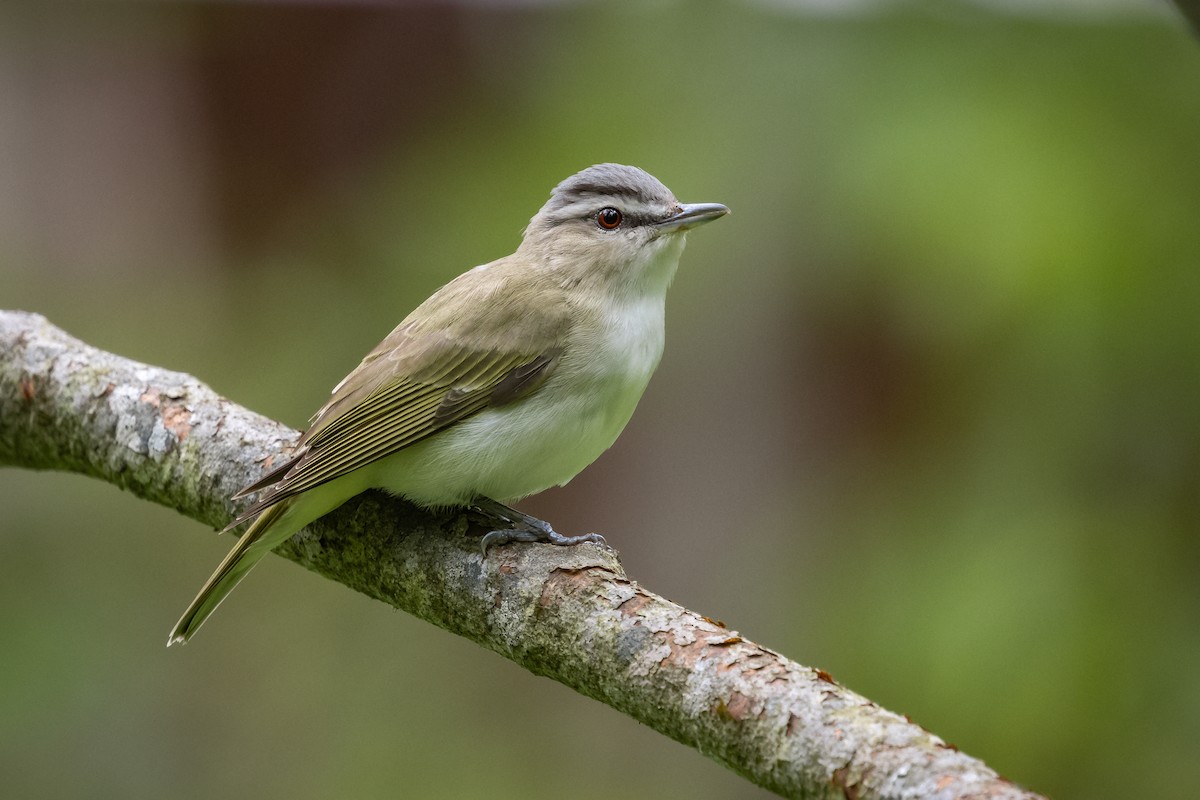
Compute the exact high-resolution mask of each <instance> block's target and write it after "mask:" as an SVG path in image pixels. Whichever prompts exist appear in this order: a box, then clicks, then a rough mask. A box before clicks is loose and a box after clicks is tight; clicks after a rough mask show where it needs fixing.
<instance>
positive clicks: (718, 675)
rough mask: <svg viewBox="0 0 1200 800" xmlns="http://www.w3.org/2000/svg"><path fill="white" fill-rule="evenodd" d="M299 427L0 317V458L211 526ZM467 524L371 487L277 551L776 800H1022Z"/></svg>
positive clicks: (752, 657) (610, 585)
mask: <svg viewBox="0 0 1200 800" xmlns="http://www.w3.org/2000/svg"><path fill="white" fill-rule="evenodd" d="M296 436H297V432H296V431H294V430H291V429H290V428H287V427H285V426H283V425H280V424H279V423H276V422H273V421H271V420H269V419H266V418H265V417H262V416H260V415H258V414H255V413H253V412H250V411H247V410H246V409H244V408H241V407H240V406H237V405H235V404H234V403H232V402H230V401H228V400H226V399H224V398H222V397H219V396H218V395H217V394H215V393H214V392H213V391H212V390H211V389H209V388H208V387H206V386H205V385H204V384H202V383H200V382H199V381H197V380H196V379H195V378H192V377H190V376H188V375H184V374H182V373H178V372H169V371H167V370H163V369H159V368H157V367H151V366H147V365H145V364H139V363H136V362H133V361H130V360H128V359H125V358H121V357H119V356H116V355H113V354H110V353H105V352H103V351H101V350H98V349H96V348H94V347H90V346H88V345H86V344H84V343H82V342H80V341H78V340H76V339H73V338H71V337H70V336H68V335H66V334H65V333H63V332H62V331H61V330H59V329H58V328H55V327H54V326H53V325H51V324H50V323H49V322H47V321H46V320H45V319H44V318H43V317H41V316H38V315H36V314H28V313H23V312H4V311H0V464H6V465H15V466H22V467H28V468H33V469H58V470H71V471H74V472H82V473H85V474H88V475H92V476H95V477H97V478H100V479H101V480H104V481H108V482H110V483H115V484H117V485H119V486H122V487H124V488H125V489H128V490H129V491H131V492H133V493H134V494H136V495H138V496H139V497H144V498H146V499H150V500H154V501H156V502H159V503H162V504H164V505H167V506H169V507H171V508H174V509H176V510H178V511H180V512H182V513H184V514H187V515H188V516H190V517H194V518H195V519H198V520H201V521H203V522H206V523H208V524H210V525H212V526H214V527H220V526H223V525H224V524H225V523H226V522H227V521H228V520H229V519H230V518H231V517H232V516H233V512H234V506H233V505H232V504H231V503H230V501H229V499H228V498H229V496H230V495H231V494H233V492H234V491H235V490H237V489H238V488H240V487H241V486H243V485H245V484H246V483H248V482H249V481H250V480H251V479H252V478H255V477H257V476H258V475H259V474H260V473H261V472H262V471H263V470H265V469H266V468H269V467H270V466H271V462H272V461H273V460H274V459H276V458H277V457H278V456H279V455H280V454H281V453H282V452H285V451H286V449H287V448H288V447H289V446H290V445H291V444H292V443H293V442H294V441H295V439H296ZM479 533H480V532H479V531H477V530H473V529H472V528H471V524H470V520H469V519H468V518H467V516H466V515H464V514H446V515H436V514H430V513H428V512H425V511H422V510H420V509H416V508H414V507H413V506H411V505H409V504H407V503H404V502H402V501H400V500H397V499H394V498H391V497H387V496H385V495H382V494H377V493H368V494H366V495H363V496H361V497H359V498H356V499H355V500H353V501H351V502H349V503H347V504H346V505H345V506H343V507H342V508H341V509H339V510H338V511H336V512H334V513H333V514H330V515H329V516H328V517H326V518H324V519H322V520H320V521H318V522H317V523H314V524H313V525H311V526H309V527H308V528H307V529H305V530H303V531H301V532H300V533H298V534H297V535H296V536H295V537H293V538H292V539H291V540H290V541H289V542H288V543H287V544H286V545H284V546H283V547H281V548H279V550H278V552H279V554H280V555H282V556H284V557H285V558H289V559H291V560H293V561H296V562H298V563H300V564H303V565H304V566H306V567H308V568H309V569H311V570H313V571H314V572H317V573H320V574H321V575H324V576H326V577H328V578H330V579H332V580H335V581H338V582H340V583H343V584H345V585H346V586H349V587H351V588H353V589H356V590H358V591H360V592H363V593H364V594H367V595H369V596H371V597H374V598H376V599H378V600H382V601H383V602H385V603H388V604H389V605H392V606H395V607H396V608H400V609H403V610H405V611H407V612H409V613H411V614H415V615H416V616H418V617H421V618H422V619H425V620H428V621H430V622H432V623H434V624H436V625H439V626H441V627H443V628H445V629H447V630H449V631H452V632H454V633H457V634H459V635H460V636H465V637H467V638H469V639H471V640H473V641H475V642H478V643H479V644H481V645H483V646H484V647H487V648H489V649H491V650H494V651H496V652H498V653H500V654H502V655H504V656H506V657H508V658H510V659H512V660H513V661H515V662H517V663H518V664H521V665H522V666H524V667H525V668H527V669H529V670H530V671H532V672H534V673H536V674H539V675H546V676H549V677H552V678H554V679H555V680H558V681H561V682H562V683H564V684H566V685H567V686H570V687H571V688H573V689H575V690H577V691H579V692H582V693H583V694H585V695H588V696H589V697H594V698H596V699H597V700H600V701H601V702H604V703H607V704H608V705H611V706H612V707H614V708H616V709H619V710H620V711H622V712H624V713H626V714H628V715H630V716H632V717H634V718H635V719H638V720H640V721H641V722H643V723H645V724H646V725H649V726H651V727H653V728H655V729H656V730H658V731H660V732H662V733H663V734H665V735H667V736H670V737H672V738H674V739H676V740H678V741H680V742H683V743H685V744H688V745H691V746H692V747H695V748H696V749H698V750H700V751H701V752H702V753H704V754H705V755H707V756H709V757H710V758H714V759H716V760H717V761H719V762H720V763H722V764H724V765H726V766H727V767H729V768H730V769H732V770H734V771H736V772H738V773H739V774H741V775H743V776H745V777H746V778H748V779H749V780H751V781H753V782H755V783H757V784H759V785H761V786H764V787H766V788H768V789H771V790H773V791H775V792H778V793H779V794H781V795H784V796H786V797H803V798H825V797H829V798H864V799H865V798H944V799H945V800H949V799H950V798H967V797H970V798H1034V797H1037V795H1034V794H1032V793H1029V792H1026V791H1024V790H1022V789H1020V788H1019V787H1017V786H1014V785H1013V784H1012V783H1010V782H1008V781H1007V780H1005V779H1003V778H1000V777H998V776H997V774H996V773H995V772H994V771H993V770H991V769H989V768H988V767H987V766H986V765H985V764H983V763H982V762H980V761H978V760H976V759H974V758H971V757H969V756H967V755H965V754H963V753H960V752H958V751H957V750H956V749H955V748H954V747H953V746H951V745H947V744H946V743H945V742H943V741H942V740H941V739H939V738H938V737H936V736H934V735H933V734H931V733H929V732H928V731H926V730H924V729H922V728H921V727H919V726H917V725H914V724H912V723H910V722H908V721H906V720H905V719H904V718H903V717H901V716H899V715H897V714H893V713H892V712H890V711H886V710H884V709H882V708H879V707H878V706H877V705H875V704H874V703H872V702H870V701H869V700H867V699H866V698H863V697H861V696H859V695H857V694H855V693H853V692H851V691H849V690H847V689H845V688H844V687H842V686H841V685H839V684H838V683H837V682H835V681H834V680H833V679H832V678H830V677H829V676H828V675H827V674H825V673H823V672H821V671H819V670H814V669H810V668H808V667H804V666H801V665H800V664H797V663H795V662H793V661H789V660H788V659H786V658H784V657H783V656H781V655H779V654H778V653H775V652H773V651H771V650H768V649H766V648H764V647H761V646H759V645H756V644H754V643H753V642H750V641H748V640H746V639H744V638H742V637H741V636H740V635H738V634H737V633H736V632H734V631H731V630H728V629H726V628H724V627H722V626H720V625H719V624H716V623H714V622H712V621H710V620H709V619H707V618H705V617H703V616H700V615H699V614H696V613H693V612H691V611H688V610H687V609H685V608H682V607H680V606H678V605H676V604H674V603H671V602H668V601H666V600H664V599H663V598H661V597H659V596H657V595H655V594H652V593H651V592H648V591H646V590H645V589H644V588H642V587H640V586H638V585H637V583H635V582H633V581H631V580H629V579H628V578H627V577H626V576H625V573H624V571H623V570H622V569H621V565H620V563H619V562H618V561H617V559H616V557H615V555H614V554H613V553H611V552H609V551H607V550H604V549H602V548H599V547H595V546H592V545H584V546H580V547H573V548H556V547H549V546H543V545H511V546H507V547H502V548H498V549H497V550H494V551H493V552H492V553H491V555H490V556H489V557H488V558H487V559H486V560H484V559H482V558H481V557H480V554H479V538H478V537H479Z"/></svg>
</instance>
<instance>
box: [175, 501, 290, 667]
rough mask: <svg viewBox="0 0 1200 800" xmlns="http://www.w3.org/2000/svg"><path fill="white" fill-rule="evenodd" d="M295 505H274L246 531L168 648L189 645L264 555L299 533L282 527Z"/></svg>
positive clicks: (185, 614) (177, 626)
mask: <svg viewBox="0 0 1200 800" xmlns="http://www.w3.org/2000/svg"><path fill="white" fill-rule="evenodd" d="M291 505H292V502H291V499H290V498H289V499H288V500H283V501H281V502H279V503H276V504H275V505H273V506H270V507H269V508H267V509H266V510H265V511H263V512H262V514H260V515H259V516H258V518H257V519H256V520H254V522H253V523H252V524H251V525H250V527H249V528H247V529H246V532H245V533H243V534H242V538H240V539H238V542H237V544H236V545H234V548H233V549H232V550H230V551H229V555H227V556H225V560H224V561H222V562H221V564H220V566H218V567H217V570H216V572H214V573H213V574H212V575H211V576H209V579H208V580H207V581H205V583H204V586H203V587H202V588H201V589H200V593H199V594H197V595H196V599H195V600H193V601H192V603H191V605H189V606H188V608H187V611H185V612H183V616H182V617H180V618H179V622H177V623H175V627H174V628H173V629H172V630H171V635H170V636H169V637H167V646H168V647H170V646H171V645H173V644H175V643H176V642H179V643H181V644H183V643H186V642H187V640H188V639H190V638H192V636H193V635H194V634H195V633H196V631H197V630H199V629H200V626H201V625H203V624H204V621H205V620H206V619H208V616H209V614H212V612H213V611H215V610H216V608H217V606H219V605H220V604H221V601H222V600H224V599H225V596H226V595H228V594H229V593H230V592H232V591H233V587H235V586H237V585H238V583H239V582H240V581H241V580H242V578H244V577H246V573H247V572H249V571H250V570H251V568H253V567H254V565H255V564H257V563H258V562H259V561H260V560H262V557H263V556H265V555H266V554H267V553H269V552H271V551H272V550H273V549H275V547H276V546H277V545H278V544H279V543H280V542H282V541H283V540H284V539H286V538H287V537H288V536H290V535H291V534H292V533H294V532H295V531H292V530H288V525H287V524H279V523H280V522H281V521H282V518H283V517H284V516H285V515H287V511H288V509H289V508H290V507H291ZM301 524H303V523H301ZM272 529H274V530H272Z"/></svg>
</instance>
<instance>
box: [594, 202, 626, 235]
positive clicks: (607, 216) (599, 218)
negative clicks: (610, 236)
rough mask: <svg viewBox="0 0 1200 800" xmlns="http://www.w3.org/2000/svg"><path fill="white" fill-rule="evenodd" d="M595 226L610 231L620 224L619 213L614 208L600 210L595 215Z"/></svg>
mask: <svg viewBox="0 0 1200 800" xmlns="http://www.w3.org/2000/svg"><path fill="white" fill-rule="evenodd" d="M596 224H597V225H599V226H600V227H601V228H604V230H606V231H611V230H613V229H614V228H616V227H617V226H618V225H620V224H621V212H620V211H618V210H617V209H615V208H611V207H610V208H602V209H600V213H599V214H597V215H596Z"/></svg>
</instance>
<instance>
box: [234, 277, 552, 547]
mask: <svg viewBox="0 0 1200 800" xmlns="http://www.w3.org/2000/svg"><path fill="white" fill-rule="evenodd" d="M503 265H504V262H503V261H501V262H496V264H493V265H492V267H493V268H497V267H500V268H503ZM518 272H519V273H521V274H526V272H525V271H517V272H515V273H514V276H513V278H512V279H517V273H518ZM479 277H480V276H479V275H476V274H475V273H471V272H468V273H466V274H465V275H462V276H460V277H459V278H458V279H457V280H455V281H452V282H451V283H449V284H447V285H446V286H445V287H444V288H443V289H442V290H441V291H439V292H438V293H436V294H434V295H433V297H431V298H430V299H429V300H427V301H426V302H425V304H424V305H422V306H421V308H419V309H418V310H417V311H416V312H414V313H413V314H412V315H410V316H409V318H408V319H407V320H405V321H404V322H403V323H401V324H400V325H399V326H397V328H396V329H395V330H394V331H392V333H391V334H390V335H389V336H388V337H387V338H386V339H384V340H383V342H381V343H380V344H379V346H378V347H376V348H375V349H374V350H372V351H371V352H370V353H369V354H368V355H367V357H366V358H364V359H363V361H362V363H361V364H359V366H358V368H357V369H355V370H354V371H353V372H351V373H350V374H349V375H347V376H346V378H345V379H344V380H342V382H341V383H339V384H338V385H337V387H336V388H335V389H334V391H333V394H332V396H331V397H330V399H329V402H328V403H326V404H325V405H324V406H323V407H322V408H321V409H320V410H319V411H318V412H317V413H316V414H315V415H314V416H313V419H312V424H311V425H310V427H309V429H308V431H306V432H305V433H304V435H303V436H302V437H301V438H300V443H299V447H298V449H297V451H296V453H295V454H294V456H293V458H292V459H291V460H290V461H289V462H288V463H287V464H284V465H282V466H280V467H278V468H276V469H275V470H273V471H272V472H271V473H270V474H269V475H266V476H264V477H263V478H261V479H259V480H258V481H256V482H255V483H253V484H251V485H250V486H248V487H246V489H243V490H242V492H241V493H240V494H249V493H251V492H253V491H256V490H261V489H266V492H265V493H264V495H263V496H262V497H261V498H260V499H259V500H258V501H257V502H255V503H253V504H252V505H251V506H250V507H248V508H247V509H245V511H243V512H242V513H241V514H240V515H239V516H238V519H237V520H236V521H235V524H237V523H240V522H243V521H245V520H247V519H250V518H252V517H253V516H255V515H256V514H258V513H261V512H262V511H263V510H265V509H266V508H269V507H270V506H272V505H274V504H276V503H278V502H280V501H281V500H284V499H286V498H288V497H291V496H293V495H296V494H299V493H300V492H304V491H307V490H309V489H312V488H314V487H316V486H319V485H321V484H323V483H326V482H328V481H331V480H334V479H335V478H339V477H341V476H343V475H345V474H347V473H349V472H352V471H353V470H356V469H359V468H361V467H364V466H366V465H367V464H370V463H372V462H374V461H377V460H379V459H381V458H385V457H386V456H388V455H391V454H392V453H395V452H396V451H398V450H400V449H403V448H405V447H408V446H410V445H412V444H415V443H416V442H419V441H421V440H422V439H424V438H426V437H428V436H431V435H433V434H435V433H437V432H438V431H441V430H444V429H445V428H447V427H449V426H451V425H454V424H456V423H458V422H460V421H462V420H463V419H466V418H468V417H470V416H471V415H473V414H477V413H479V412H480V411H482V410H483V409H485V408H487V407H489V406H498V405H503V404H505V403H510V402H513V401H515V400H519V399H520V398H522V397H525V396H527V395H528V394H529V393H530V392H532V391H534V390H535V389H536V388H537V387H538V386H540V385H541V384H542V383H543V382H544V381H545V380H546V379H547V378H548V377H549V376H550V374H551V373H552V372H553V371H554V367H555V366H556V365H557V363H558V359H559V355H560V353H561V343H562V341H563V338H564V334H565V332H566V330H567V329H568V326H569V322H568V319H567V315H566V309H565V306H564V305H562V304H558V303H551V304H549V310H546V308H547V307H546V306H542V308H541V309H539V310H537V311H536V312H531V311H530V310H529V309H526V308H522V307H521V306H519V305H517V304H515V303H513V302H512V301H508V302H495V297H494V294H495V285H494V283H485V282H484V281H481V280H479ZM522 279H525V278H522ZM514 296H516V297H520V296H521V293H519V292H517V293H509V294H508V297H514ZM525 296H528V295H525ZM489 301H491V302H489ZM414 320H418V321H416V322H414ZM514 331H519V332H520V333H521V334H522V335H520V336H514V335H513V334H514Z"/></svg>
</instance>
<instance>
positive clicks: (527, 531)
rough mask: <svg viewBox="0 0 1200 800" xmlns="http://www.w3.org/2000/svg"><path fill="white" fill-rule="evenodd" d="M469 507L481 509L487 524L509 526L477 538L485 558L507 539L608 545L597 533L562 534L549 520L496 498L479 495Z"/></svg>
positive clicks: (476, 509) (569, 544)
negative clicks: (517, 508) (522, 510)
mask: <svg viewBox="0 0 1200 800" xmlns="http://www.w3.org/2000/svg"><path fill="white" fill-rule="evenodd" d="M472 508H473V510H475V511H478V512H480V513H481V514H482V515H483V516H484V518H485V519H487V520H488V522H489V523H496V522H498V523H501V524H503V525H506V526H509V527H505V528H501V529H498V530H494V531H492V532H490V533H487V534H485V535H484V537H483V539H481V540H480V542H479V547H480V549H482V550H483V557H484V558H487V554H488V550H489V549H490V548H492V547H496V546H498V545H505V544H509V543H510V542H543V543H545V544H553V545H558V546H560V547H569V546H571V545H577V544H583V543H584V542H592V543H593V544H598V545H600V546H601V547H608V542H606V541H604V537H603V536H601V535H600V534H598V533H585V534H583V535H582V536H563V535H562V534H561V533H559V532H558V531H556V530H554V528H552V527H550V523H548V522H546V521H544V520H540V519H538V518H537V517H531V516H529V515H528V514H525V513H522V512H520V511H517V510H516V509H515V508H509V507H508V506H506V505H504V504H502V503H497V502H496V501H495V500H489V499H487V498H480V499H479V500H478V501H477V502H476V503H475V505H474V506H473V507H472Z"/></svg>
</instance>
